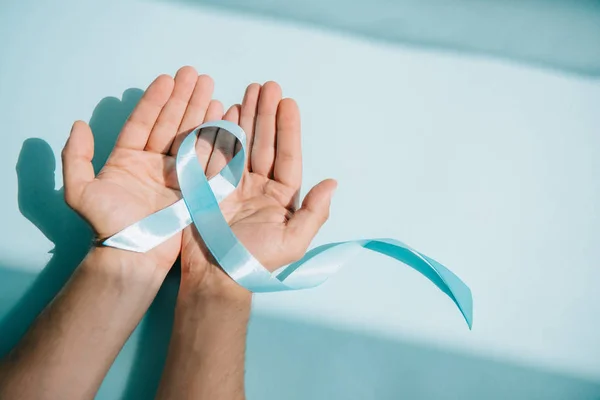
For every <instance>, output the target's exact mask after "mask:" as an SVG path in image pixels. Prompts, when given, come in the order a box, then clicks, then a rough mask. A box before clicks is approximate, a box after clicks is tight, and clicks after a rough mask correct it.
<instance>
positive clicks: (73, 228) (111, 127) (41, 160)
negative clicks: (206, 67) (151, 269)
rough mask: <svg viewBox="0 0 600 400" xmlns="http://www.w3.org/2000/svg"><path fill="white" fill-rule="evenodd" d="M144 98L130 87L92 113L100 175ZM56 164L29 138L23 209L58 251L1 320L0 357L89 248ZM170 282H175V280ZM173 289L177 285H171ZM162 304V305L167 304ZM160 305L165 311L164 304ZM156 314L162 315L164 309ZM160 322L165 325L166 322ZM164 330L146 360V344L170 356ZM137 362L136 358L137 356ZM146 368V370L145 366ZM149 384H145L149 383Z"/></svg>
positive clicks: (21, 168) (20, 168)
mask: <svg viewBox="0 0 600 400" xmlns="http://www.w3.org/2000/svg"><path fill="white" fill-rule="evenodd" d="M142 94H143V91H142V90H140V89H134V88H132V89H128V90H126V91H125V92H124V93H123V99H122V100H119V99H117V98H115V97H106V98H104V99H102V101H100V103H98V105H97V106H96V108H95V109H94V112H93V114H92V117H91V119H90V127H91V128H92V132H93V133H94V159H93V161H92V164H93V166H94V171H95V172H96V173H98V171H100V169H101V168H102V166H103V165H104V163H105V162H106V159H107V158H108V156H109V155H110V152H111V151H112V148H113V147H114V144H115V141H116V139H117V136H118V134H119V132H120V130H121V128H122V127H123V124H124V123H125V121H126V119H127V117H128V116H129V114H130V113H131V111H132V110H133V108H134V107H135V105H136V104H137V103H138V101H139V100H140V98H141V96H142ZM55 165H56V164H55V156H54V152H53V150H52V148H51V147H50V145H49V144H48V143H47V142H46V141H44V140H43V139H39V138H30V139H27V140H25V142H24V143H23V146H22V149H21V152H20V154H19V159H18V162H17V166H16V172H17V180H18V203H19V210H20V211H21V213H22V214H23V216H25V217H26V218H27V219H28V220H29V221H31V222H32V223H33V224H34V225H35V226H36V227H37V228H38V229H39V230H40V231H41V232H42V233H43V234H44V235H45V236H46V237H47V238H48V239H49V240H50V241H52V242H53V243H54V248H53V250H52V251H51V253H52V254H53V255H52V258H51V260H50V261H49V262H48V264H47V265H46V266H45V268H44V269H43V270H42V271H41V272H40V273H39V274H38V276H37V278H36V279H35V280H34V282H33V283H32V284H31V285H30V286H29V288H28V289H27V291H26V292H25V294H24V295H23V296H22V297H21V299H20V300H19V301H18V303H17V304H16V305H15V306H14V307H13V308H12V309H11V310H10V311H9V312H8V314H7V315H6V317H5V318H4V319H3V320H2V321H0V332H2V336H3V340H2V344H1V347H0V356H4V355H6V354H7V353H8V352H9V351H10V350H11V349H12V348H13V347H14V346H15V345H16V344H17V342H18V341H19V340H20V339H21V337H22V336H23V335H24V333H25V332H26V330H27V329H28V328H29V326H30V325H31V323H32V322H33V320H34V319H35V318H36V317H37V315H38V314H39V313H40V312H41V311H42V310H43V309H44V307H45V306H46V305H47V304H48V303H49V302H50V301H51V300H52V299H53V298H54V297H55V296H56V294H57V293H58V292H59V291H60V289H61V288H62V287H63V286H64V285H65V283H66V282H67V280H68V279H69V277H70V276H71V274H72V273H73V271H74V270H75V268H76V267H77V266H78V265H79V263H80V262H81V261H82V259H83V258H84V257H85V255H86V253H87V252H88V250H89V248H90V243H91V240H92V231H91V229H90V228H89V226H88V225H87V223H86V222H85V221H83V220H82V219H81V218H80V217H79V216H78V215H77V214H76V213H75V212H74V211H73V210H71V209H70V208H69V207H68V206H67V204H66V203H65V201H64V197H63V189H62V188H61V189H59V190H55V173H56V171H55ZM174 269H176V268H174ZM170 275H172V274H170ZM170 281H176V280H175V279H173V277H172V276H171V277H170ZM169 286H170V287H173V284H170V285H169ZM163 292H164V290H163V291H161V293H160V294H159V298H160V299H163V298H164V296H165V294H164V293H163ZM172 292H173V291H172V290H169V292H168V293H172ZM168 293H167V294H168ZM175 293H176V284H175ZM170 297H172V296H169V298H170ZM161 303H164V300H162V301H161ZM171 304H172V303H171ZM159 306H161V307H163V308H164V305H159ZM167 306H168V305H167ZM153 309H156V306H155V305H153V306H152V308H151V314H155V313H152V310H153ZM158 311H159V312H160V310H158ZM145 322H146V323H145V324H144V326H147V325H149V326H150V327H151V326H152V325H157V324H159V323H160V320H159V319H158V318H157V317H155V316H153V317H152V318H150V316H148V317H147V318H146V320H145ZM162 323H163V325H165V321H164V320H162ZM145 330H146V329H144V331H145ZM162 331H165V330H164V329H163V330H161V332H162ZM166 331H167V332H168V333H167V342H164V340H163V339H164V338H163V337H164V336H165V334H161V335H159V336H160V337H158V338H157V337H156V334H151V335H150V342H152V343H144V342H145V341H148V340H145V339H144V338H145V337H146V336H148V335H142V337H141V340H140V343H139V345H140V350H139V351H138V354H139V355H140V356H142V351H141V350H143V347H145V346H153V347H150V348H152V349H153V350H157V347H158V348H161V347H160V346H161V344H162V348H164V351H163V352H162V353H164V354H165V356H166V343H168V334H170V329H167V330H166ZM158 339H160V340H161V343H154V342H156V340H158ZM142 345H143V346H142ZM159 353H160V352H159ZM136 358H138V357H137V356H136ZM159 358H160V357H159ZM163 358H164V357H163ZM150 364H152V365H154V367H159V368H158V372H155V374H157V375H158V376H159V375H160V369H162V364H160V363H158V365H157V363H150ZM144 368H145V369H146V370H147V367H144ZM144 368H143V369H144ZM154 369H155V370H156V369H157V368H154ZM133 376H138V379H142V380H143V379H144V377H143V376H139V374H132V377H133ZM132 377H130V380H129V384H128V390H127V391H131V390H132V389H134V388H135V387H140V386H142V385H141V384H135V382H132ZM136 380H137V379H136ZM145 384H146V385H147V382H145ZM157 384H158V383H157ZM130 388H131V389H130Z"/></svg>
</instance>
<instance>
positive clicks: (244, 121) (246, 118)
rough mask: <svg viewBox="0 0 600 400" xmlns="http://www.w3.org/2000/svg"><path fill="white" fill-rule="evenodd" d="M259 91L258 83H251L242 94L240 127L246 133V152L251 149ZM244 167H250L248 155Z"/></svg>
mask: <svg viewBox="0 0 600 400" xmlns="http://www.w3.org/2000/svg"><path fill="white" fill-rule="evenodd" d="M260 90H261V86H260V85H259V84H258V83H253V84H251V85H249V86H248V88H247V89H246V93H245V94H244V100H243V101H242V108H241V111H240V127H241V128H242V129H243V130H244V132H246V149H248V152H250V151H251V149H252V141H253V138H254V125H255V123H256V112H257V107H258V97H259V96H260ZM246 167H250V153H248V156H247V157H246Z"/></svg>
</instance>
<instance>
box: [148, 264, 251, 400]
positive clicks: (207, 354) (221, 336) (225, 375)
mask: <svg viewBox="0 0 600 400" xmlns="http://www.w3.org/2000/svg"><path fill="white" fill-rule="evenodd" d="M219 273H220V272H219ZM227 279H229V278H227ZM231 283H232V284H234V285H235V283H233V282H231ZM225 290H226V289H225ZM218 293H219V290H216V291H213V292H212V293H207V292H205V291H199V290H197V286H196V285H195V284H194V283H193V282H190V281H187V280H185V279H182V283H181V287H180V290H179V295H178V299H177V306H176V310H175V322H174V326H173V333H172V336H171V343H170V346H169V355H168V358H167V363H166V365H165V370H164V373H163V378H162V381H161V384H160V388H159V391H158V395H157V398H158V399H161V400H166V399H183V398H190V399H191V398H193V399H199V400H205V399H206V400H209V399H210V400H221V399H224V400H241V399H244V398H245V396H244V356H245V348H246V332H247V326H248V320H249V317H250V305H251V298H252V297H251V294H250V293H249V292H247V291H245V290H239V288H236V290H235V295H229V293H227V294H225V295H221V294H218Z"/></svg>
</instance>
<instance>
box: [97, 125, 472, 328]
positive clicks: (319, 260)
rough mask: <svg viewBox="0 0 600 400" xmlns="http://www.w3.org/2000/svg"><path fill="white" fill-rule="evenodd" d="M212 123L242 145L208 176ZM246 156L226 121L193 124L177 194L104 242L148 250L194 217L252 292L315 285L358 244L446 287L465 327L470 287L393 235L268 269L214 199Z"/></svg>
mask: <svg viewBox="0 0 600 400" xmlns="http://www.w3.org/2000/svg"><path fill="white" fill-rule="evenodd" d="M205 128H216V129H220V130H224V131H226V132H228V133H230V134H232V135H234V136H235V137H236V139H237V140H238V141H239V142H240V143H241V149H240V151H238V153H237V154H236V155H235V156H234V157H233V159H232V160H231V161H230V162H229V163H228V164H227V165H226V166H225V167H223V169H222V170H221V171H220V172H219V173H218V174H217V175H216V176H214V177H213V178H211V179H210V180H207V178H206V175H205V174H204V169H203V168H202V166H201V165H200V163H199V161H198V158H197V156H196V150H195V144H196V141H197V139H198V135H199V134H200V132H201V130H202V129H205ZM245 158H246V134H245V132H244V131H243V129H242V128H241V127H239V126H238V125H236V124H233V123H231V122H228V121H216V122H209V123H206V124H203V125H200V126H199V127H197V128H196V129H194V130H193V131H192V132H191V133H190V134H189V135H188V136H187V137H186V138H185V139H184V141H183V142H182V144H181V147H180V148H179V151H178V153H177V161H176V165H177V177H178V179H179V186H180V188H181V193H182V198H181V199H180V200H179V201H177V202H176V203H174V204H172V205H170V206H169V207H166V208H164V209H162V210H160V211H157V212H156V213H154V214H151V215H149V216H147V217H146V218H144V219H142V220H140V221H138V222H136V223H134V224H132V225H130V226H128V227H127V228H125V229H123V230H122V231H120V232H118V233H116V234H115V235H113V236H111V237H110V238H108V239H106V240H105V241H104V242H103V245H105V246H109V247H116V248H119V249H124V250H130V251H135V252H147V251H149V250H150V249H152V248H154V247H156V246H158V245H159V244H161V243H162V242H164V241H166V240H167V239H169V238H170V237H172V236H173V235H175V234H177V233H178V232H179V231H181V230H182V229H183V228H185V227H186V226H188V225H190V224H191V223H194V225H195V226H196V228H197V229H198V232H199V233H200V236H201V237H202V239H203V240H204V242H205V243H206V246H207V247H208V249H209V251H210V252H211V253H212V255H213V257H214V258H215V260H216V261H217V262H218V263H219V265H220V266H221V268H222V269H223V270H224V271H225V272H226V273H227V274H228V275H229V276H230V277H231V278H232V279H234V280H235V281H236V282H237V283H238V284H240V285H242V286H243V287H245V288H246V289H248V290H250V291H251V292H276V291H283V290H298V289H306V288H312V287H315V286H318V285H320V284H322V283H323V282H325V281H326V280H327V278H328V277H329V276H331V275H332V274H334V273H335V272H336V271H337V270H338V269H339V268H341V267H342V266H343V265H344V264H345V263H346V262H348V261H350V260H351V259H352V258H354V257H355V256H356V254H357V253H358V252H360V251H362V249H367V250H371V251H375V252H378V253H381V254H384V255H386V256H388V257H392V258H394V259H396V260H398V261H401V262H403V263H404V264H406V265H408V266H410V267H412V268H414V269H415V270H417V271H418V272H420V273H421V274H423V275H424V276H425V277H426V278H427V279H429V280H430V281H431V282H432V283H433V284H435V285H436V286H437V287H438V288H439V289H440V290H442V291H443V292H444V293H446V294H447V295H448V296H449V297H450V299H452V301H453V302H454V303H455V304H456V306H457V307H458V309H459V310H460V312H461V313H462V315H463V317H464V319H465V321H466V322H467V325H468V326H469V329H470V328H471V327H472V323H473V299H472V296H471V290H470V289H469V287H468V286H467V285H465V284H464V283H463V282H462V281H461V280H460V278H458V277H457V276H456V275H455V274H453V273H452V272H451V271H450V270H449V269H447V268H446V267H444V266H443V265H442V264H440V263H438V262H437V261H435V260H434V259H432V258H429V257H427V256H426V255H424V254H422V253H420V252H418V251H417V250H415V249H413V248H411V247H410V246H408V245H406V244H404V243H402V242H400V241H398V240H395V239H386V238H383V239H364V240H353V241H347V242H339V243H329V244H325V245H322V246H319V247H316V248H314V249H312V250H310V251H308V252H307V253H306V254H305V255H304V257H303V258H302V259H300V260H298V261H296V262H294V263H292V264H290V265H287V266H285V267H282V268H280V269H278V270H277V271H275V272H269V271H268V270H267V269H266V268H264V267H263V266H262V265H261V264H260V262H259V261H258V260H257V259H256V258H254V256H253V255H252V254H251V253H250V252H249V251H248V250H247V249H246V248H245V247H244V245H243V244H242V243H241V242H240V241H239V240H238V239H237V238H236V237H235V235H234V233H233V232H232V230H231V229H230V228H229V224H228V223H227V221H226V220H225V218H224V217H223V214H222V213H221V210H220V208H219V203H220V202H221V201H222V200H223V199H225V198H226V197H227V196H228V195H229V194H230V193H231V192H233V191H234V190H235V189H236V187H237V186H238V184H239V183H240V180H241V178H242V175H243V172H244V167H245Z"/></svg>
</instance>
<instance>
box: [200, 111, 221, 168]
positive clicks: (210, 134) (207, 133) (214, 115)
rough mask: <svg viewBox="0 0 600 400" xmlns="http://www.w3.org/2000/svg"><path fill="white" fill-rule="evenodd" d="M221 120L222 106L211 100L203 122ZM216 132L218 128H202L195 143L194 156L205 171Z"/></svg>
mask: <svg viewBox="0 0 600 400" xmlns="http://www.w3.org/2000/svg"><path fill="white" fill-rule="evenodd" d="M221 118H223V104H221V102H220V101H218V100H212V101H211V102H210V104H209V105H208V109H207V111H206V115H205V118H204V119H205V121H203V122H208V121H215V120H217V121H218V120H220V119H221ZM217 131H218V128H204V129H202V131H201V132H200V134H199V135H198V141H196V154H197V155H198V160H199V161H200V164H201V165H202V168H203V169H204V170H205V171H206V166H207V165H208V160H210V156H211V154H212V152H213V148H214V144H215V139H216V137H217Z"/></svg>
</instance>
